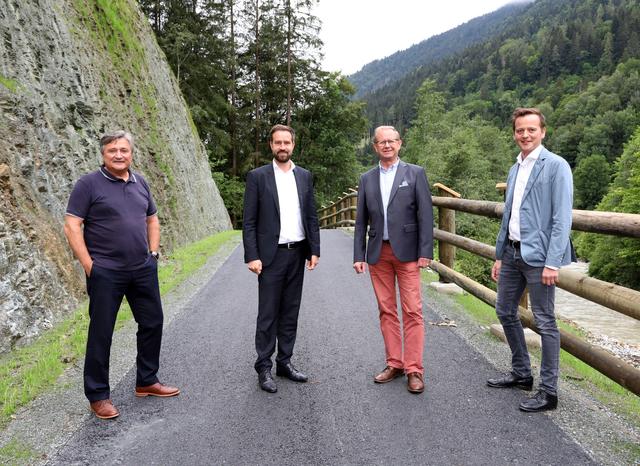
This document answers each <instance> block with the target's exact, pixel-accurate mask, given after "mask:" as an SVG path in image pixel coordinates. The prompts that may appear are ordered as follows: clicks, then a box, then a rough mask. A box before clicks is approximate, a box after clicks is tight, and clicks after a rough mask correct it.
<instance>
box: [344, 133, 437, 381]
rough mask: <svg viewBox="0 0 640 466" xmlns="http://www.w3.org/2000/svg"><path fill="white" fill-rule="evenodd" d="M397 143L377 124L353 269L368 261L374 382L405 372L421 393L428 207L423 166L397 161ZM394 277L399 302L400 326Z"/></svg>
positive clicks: (361, 193)
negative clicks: (380, 345) (376, 338)
mask: <svg viewBox="0 0 640 466" xmlns="http://www.w3.org/2000/svg"><path fill="white" fill-rule="evenodd" d="M400 147H402V140H401V139H400V134H399V133H398V131H396V129H395V128H394V127H392V126H380V127H378V128H376V130H375V132H374V139H373V148H374V150H375V151H376V154H378V159H379V164H378V166H377V167H374V168H372V169H371V170H369V171H368V172H366V173H365V174H363V175H362V176H361V177H360V184H359V185H358V207H357V214H356V225H355V233H354V248H353V261H354V263H353V268H354V269H355V271H356V272H357V273H364V272H365V270H366V264H367V263H368V264H369V274H370V276H371V283H372V285H373V289H374V291H375V294H376V298H377V300H378V310H379V314H380V330H381V331H382V337H383V339H384V347H385V353H386V367H385V368H384V370H383V371H382V372H380V373H379V374H378V375H376V376H375V377H374V382H375V383H387V382H390V381H392V380H393V379H395V378H396V377H400V376H402V375H403V374H407V389H408V390H409V391H410V392H411V393H422V392H423V391H424V367H423V365H422V353H423V347H424V320H423V317H422V294H421V283H420V269H421V268H424V267H428V266H429V264H430V263H431V259H432V258H433V207H432V204H431V191H430V190H429V182H428V181H427V175H426V174H425V172H424V168H422V167H420V166H418V165H412V164H410V163H405V162H403V161H402V160H400V158H399V156H398V153H399V152H400ZM367 229H368V230H369V231H368V237H369V240H368V241H367V239H366V237H367ZM365 261H366V263H365ZM396 280H397V281H398V287H399V288H400V302H401V304H402V327H403V328H402V331H401V329H400V320H399V319H398V310H397V303H396Z"/></svg>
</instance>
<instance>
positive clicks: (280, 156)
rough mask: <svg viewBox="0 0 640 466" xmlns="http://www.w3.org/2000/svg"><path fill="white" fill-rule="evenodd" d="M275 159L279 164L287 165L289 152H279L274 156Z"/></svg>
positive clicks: (289, 157)
mask: <svg viewBox="0 0 640 466" xmlns="http://www.w3.org/2000/svg"><path fill="white" fill-rule="evenodd" d="M275 158H276V160H277V161H278V162H280V163H287V162H288V161H289V160H291V154H290V153H289V152H285V151H281V152H277V153H276V154H275Z"/></svg>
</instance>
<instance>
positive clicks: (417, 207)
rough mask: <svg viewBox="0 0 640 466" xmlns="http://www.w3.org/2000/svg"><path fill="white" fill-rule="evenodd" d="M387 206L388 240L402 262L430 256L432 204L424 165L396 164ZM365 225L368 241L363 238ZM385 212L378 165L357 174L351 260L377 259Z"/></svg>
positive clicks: (374, 261) (372, 262) (431, 244)
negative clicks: (358, 179)
mask: <svg viewBox="0 0 640 466" xmlns="http://www.w3.org/2000/svg"><path fill="white" fill-rule="evenodd" d="M396 170H397V172H396V176H395V178H394V180H393V185H392V187H391V195H390V196H389V205H388V206H387V227H388V229H389V242H390V243H391V249H392V250H393V253H394V255H395V256H396V257H397V258H398V259H399V260H400V261H402V262H411V261H415V260H418V258H419V257H426V258H428V259H432V258H433V206H432V204H431V190H430V189H429V182H428V181H427V175H426V174H425V172H424V168H422V167H420V166H418V165H412V164H409V163H405V162H403V161H402V160H401V161H400V163H399V164H398V167H397V169H396ZM367 227H368V228H369V232H368V233H369V235H368V236H369V241H368V242H367V241H366V236H367ZM383 231H384V212H383V206H382V195H381V193H380V168H379V167H378V166H376V167H374V168H372V169H371V170H369V171H368V172H366V173H364V174H363V175H362V176H361V177H360V184H359V187H358V210H357V214H356V227H355V233H354V247H353V261H354V262H364V261H365V257H366V262H368V263H369V264H375V263H377V262H378V260H379V259H380V250H381V249H382V235H383Z"/></svg>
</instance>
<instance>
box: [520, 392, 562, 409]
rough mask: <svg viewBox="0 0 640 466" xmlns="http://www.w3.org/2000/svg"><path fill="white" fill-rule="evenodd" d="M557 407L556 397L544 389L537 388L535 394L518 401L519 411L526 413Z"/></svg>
mask: <svg viewBox="0 0 640 466" xmlns="http://www.w3.org/2000/svg"><path fill="white" fill-rule="evenodd" d="M557 407H558V397H557V396H556V395H551V394H549V393H547V392H545V391H544V390H538V391H537V392H536V394H535V395H533V396H532V397H530V398H525V399H524V400H522V403H520V411H526V412H528V413H537V412H538V411H547V410H549V409H556V408H557Z"/></svg>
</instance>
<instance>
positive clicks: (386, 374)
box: [373, 366, 404, 383]
mask: <svg viewBox="0 0 640 466" xmlns="http://www.w3.org/2000/svg"><path fill="white" fill-rule="evenodd" d="M403 374H404V370H403V369H398V368H397V367H391V366H387V367H385V368H384V370H383V371H382V372H380V373H379V374H378V375H376V376H375V377H374V378H373V381H374V382H375V383H387V382H391V381H392V380H393V379H395V378H398V377H402V375H403Z"/></svg>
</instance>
